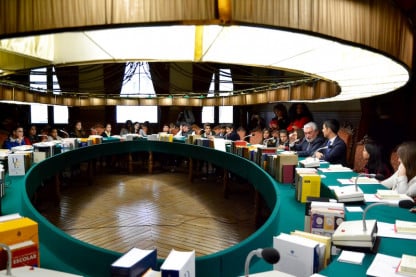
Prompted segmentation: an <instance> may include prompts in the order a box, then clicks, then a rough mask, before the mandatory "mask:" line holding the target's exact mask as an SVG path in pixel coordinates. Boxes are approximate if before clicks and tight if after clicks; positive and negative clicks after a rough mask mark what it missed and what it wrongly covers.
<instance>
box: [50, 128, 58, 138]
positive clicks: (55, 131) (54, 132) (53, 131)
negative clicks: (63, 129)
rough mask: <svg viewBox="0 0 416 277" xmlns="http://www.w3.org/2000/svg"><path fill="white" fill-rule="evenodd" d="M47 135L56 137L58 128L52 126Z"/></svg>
mask: <svg viewBox="0 0 416 277" xmlns="http://www.w3.org/2000/svg"><path fill="white" fill-rule="evenodd" d="M49 135H50V136H51V137H52V138H53V139H56V138H57V137H58V129H56V128H52V129H51V130H50V132H49Z"/></svg>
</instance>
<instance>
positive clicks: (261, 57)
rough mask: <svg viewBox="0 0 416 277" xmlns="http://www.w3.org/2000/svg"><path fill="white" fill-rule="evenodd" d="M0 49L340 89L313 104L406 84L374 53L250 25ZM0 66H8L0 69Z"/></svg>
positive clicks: (23, 41) (400, 72) (55, 38)
mask: <svg viewBox="0 0 416 277" xmlns="http://www.w3.org/2000/svg"><path fill="white" fill-rule="evenodd" d="M0 51H4V52H8V53H13V54H16V55H20V56H24V57H29V58H32V59H35V60H41V61H43V62H44V63H45V65H55V66H64V65H76V64H88V63H98V62H120V61H134V60H135V61H149V62H152V61H175V62H181V61H182V62H185V61H186V62H216V63H225V64H227V63H228V64H241V65H249V66H258V67H267V68H272V69H283V70H288V71H295V72H299V73H303V74H306V75H311V76H314V77H318V78H321V79H324V80H330V81H335V82H337V83H338V85H339V86H340V88H341V93H340V94H339V95H337V96H335V97H332V98H327V99H319V100H313V101H315V102H316V101H337V100H340V101H341V100H351V99H358V98H365V97H371V96H374V95H379V94H384V93H388V92H391V91H394V90H396V89H398V88H400V87H402V86H404V85H405V84H406V83H407V82H408V81H409V78H410V76H409V72H408V70H407V68H406V67H404V66H403V65H401V64H399V63H398V62H396V61H395V60H393V59H391V58H389V57H387V56H384V55H382V54H380V53H376V52H372V51H369V50H366V49H364V48H360V47H357V46H352V45H348V44H342V43H340V42H338V41H331V40H329V39H324V38H320V37H315V36H311V35H306V34H301V33H295V32H289V31H282V30H278V29H270V28H259V27H250V26H236V25H233V26H219V25H206V26H201V25H199V26H193V25H178V26H157V27H155V26H152V27H128V28H117V29H105V30H93V31H82V32H65V33H57V34H48V35H39V36H32V37H20V38H13V39H3V40H0ZM0 69H2V70H5V71H7V70H11V69H8V68H1V64H0Z"/></svg>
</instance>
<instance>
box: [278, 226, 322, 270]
mask: <svg viewBox="0 0 416 277" xmlns="http://www.w3.org/2000/svg"><path fill="white" fill-rule="evenodd" d="M273 247H274V248H276V249H277V250H278V251H279V253H280V261H279V262H278V263H277V264H275V265H274V266H273V268H274V269H275V270H279V271H282V272H285V273H288V274H292V275H295V276H297V277H308V276H311V275H312V274H314V273H316V272H318V271H319V269H320V268H321V267H322V266H323V262H324V256H325V245H324V244H323V243H319V242H316V241H314V240H311V239H307V238H303V237H299V236H291V235H288V234H285V233H281V234H280V235H279V236H275V237H273Z"/></svg>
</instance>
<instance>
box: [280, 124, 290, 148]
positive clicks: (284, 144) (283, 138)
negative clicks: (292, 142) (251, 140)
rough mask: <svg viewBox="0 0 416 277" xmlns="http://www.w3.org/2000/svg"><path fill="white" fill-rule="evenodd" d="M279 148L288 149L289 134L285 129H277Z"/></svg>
mask: <svg viewBox="0 0 416 277" xmlns="http://www.w3.org/2000/svg"><path fill="white" fill-rule="evenodd" d="M277 147H278V148H279V149H281V150H289V135H288V133H287V131H286V130H285V129H283V130H280V131H279V145H278V146H277Z"/></svg>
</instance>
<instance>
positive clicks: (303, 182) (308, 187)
mask: <svg viewBox="0 0 416 277" xmlns="http://www.w3.org/2000/svg"><path fill="white" fill-rule="evenodd" d="M296 180H297V183H296V200H297V201H300V202H301V203H306V202H307V198H308V196H313V197H319V196H321V176H320V175H318V174H316V173H309V174H308V173H301V174H298V177H297V178H296Z"/></svg>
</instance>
